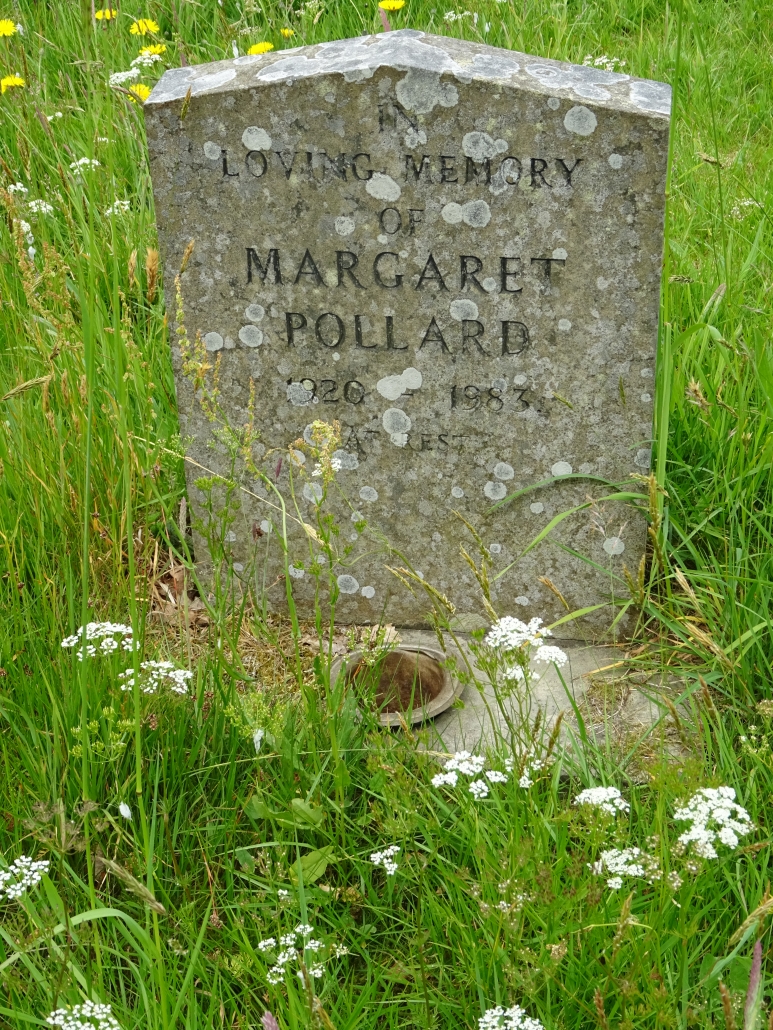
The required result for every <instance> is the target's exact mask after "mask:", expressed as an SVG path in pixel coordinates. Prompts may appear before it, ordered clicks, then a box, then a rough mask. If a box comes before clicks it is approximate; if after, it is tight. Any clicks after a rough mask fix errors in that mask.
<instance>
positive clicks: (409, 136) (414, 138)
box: [405, 126, 427, 150]
mask: <svg viewBox="0 0 773 1030" xmlns="http://www.w3.org/2000/svg"><path fill="white" fill-rule="evenodd" d="M426 142H427V134H426V132H425V131H424V129H414V127H413V126H411V127H410V129H409V130H408V131H407V132H406V134H405V145H406V147H410V148H411V150H415V149H416V147H423V146H424V144H425V143H426Z"/></svg>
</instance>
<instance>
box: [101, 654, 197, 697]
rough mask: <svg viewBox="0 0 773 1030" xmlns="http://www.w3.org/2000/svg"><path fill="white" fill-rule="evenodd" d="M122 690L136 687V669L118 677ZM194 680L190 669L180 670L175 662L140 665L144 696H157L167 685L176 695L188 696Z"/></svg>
mask: <svg viewBox="0 0 773 1030" xmlns="http://www.w3.org/2000/svg"><path fill="white" fill-rule="evenodd" d="M118 679H119V680H123V681H124V682H123V683H122V684H121V690H123V691H127V690H131V689H132V688H133V687H134V669H127V670H126V671H125V672H122V673H120V674H119V676H118ZM192 679H193V672H192V671H191V670H190V669H178V668H177V666H176V665H175V664H174V662H156V661H149V662H142V664H141V665H140V679H139V683H140V689H141V690H142V693H143V694H155V693H156V691H157V690H158V688H159V687H161V686H164V685H167V686H169V688H170V690H172V692H173V693H175V694H187V693H188V684H189V682H190V681H191V680H192Z"/></svg>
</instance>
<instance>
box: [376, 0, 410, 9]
mask: <svg viewBox="0 0 773 1030" xmlns="http://www.w3.org/2000/svg"><path fill="white" fill-rule="evenodd" d="M379 7H380V8H381V10H382V11H399V10H400V8H401V7H405V0H381V3H380V4H379Z"/></svg>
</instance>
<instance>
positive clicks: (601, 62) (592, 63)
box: [582, 54, 625, 72]
mask: <svg viewBox="0 0 773 1030" xmlns="http://www.w3.org/2000/svg"><path fill="white" fill-rule="evenodd" d="M582 63H583V64H584V65H585V66H586V68H601V69H602V70H603V71H605V72H614V71H617V70H618V69H620V68H625V61H621V60H620V58H619V57H607V55H606V54H603V55H602V56H601V57H596V58H594V57H593V55H592V54H586V55H585V57H584V58H583V62H582Z"/></svg>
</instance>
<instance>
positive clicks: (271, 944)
mask: <svg viewBox="0 0 773 1030" xmlns="http://www.w3.org/2000/svg"><path fill="white" fill-rule="evenodd" d="M275 947H276V938H275V937H266V939H265V940H262V941H258V951H271V949H272V948H275Z"/></svg>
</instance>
